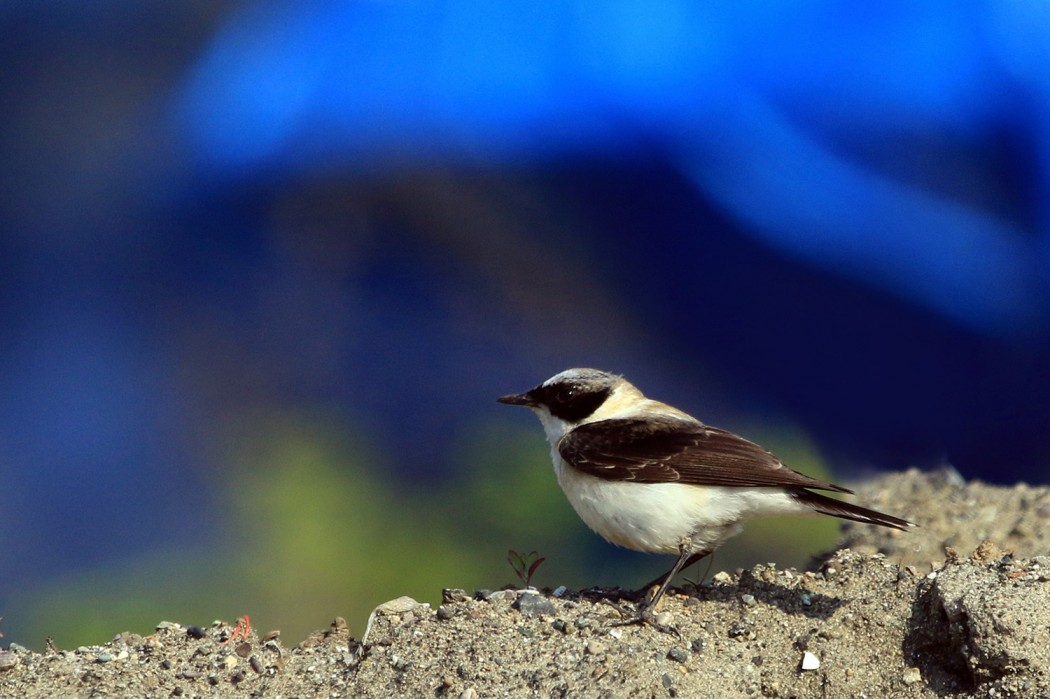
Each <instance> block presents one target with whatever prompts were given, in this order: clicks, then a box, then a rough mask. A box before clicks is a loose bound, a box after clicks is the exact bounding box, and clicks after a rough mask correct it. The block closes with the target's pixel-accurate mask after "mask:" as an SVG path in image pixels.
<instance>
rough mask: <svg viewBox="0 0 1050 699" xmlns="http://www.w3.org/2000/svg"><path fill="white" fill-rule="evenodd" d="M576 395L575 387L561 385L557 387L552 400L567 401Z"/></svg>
mask: <svg viewBox="0 0 1050 699" xmlns="http://www.w3.org/2000/svg"><path fill="white" fill-rule="evenodd" d="M575 397H576V388H575V387H573V386H562V387H561V388H559V389H558V392H557V393H556V394H554V400H556V401H558V402H559V403H568V402H569V401H571V400H572V399H573V398H575Z"/></svg>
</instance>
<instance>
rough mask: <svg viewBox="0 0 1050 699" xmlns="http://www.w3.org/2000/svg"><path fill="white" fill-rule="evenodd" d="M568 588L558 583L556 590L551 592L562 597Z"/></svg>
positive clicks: (554, 595)
mask: <svg viewBox="0 0 1050 699" xmlns="http://www.w3.org/2000/svg"><path fill="white" fill-rule="evenodd" d="M566 590H568V588H567V587H565V586H564V585H558V586H557V587H556V588H554V592H552V593H551V596H553V597H561V596H562V595H564V594H565V592H566Z"/></svg>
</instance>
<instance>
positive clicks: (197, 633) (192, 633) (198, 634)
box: [186, 626, 206, 639]
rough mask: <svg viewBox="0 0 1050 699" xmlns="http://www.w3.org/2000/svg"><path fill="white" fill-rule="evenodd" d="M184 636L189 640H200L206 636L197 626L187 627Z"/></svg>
mask: <svg viewBox="0 0 1050 699" xmlns="http://www.w3.org/2000/svg"><path fill="white" fill-rule="evenodd" d="M186 635H187V636H189V637H190V638H197V639H201V638H204V636H205V635H206V632H205V631H204V629H202V628H201V627H199V626H187V627H186Z"/></svg>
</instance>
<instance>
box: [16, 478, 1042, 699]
mask: <svg viewBox="0 0 1050 699" xmlns="http://www.w3.org/2000/svg"><path fill="white" fill-rule="evenodd" d="M858 501H859V502H862V503H866V504H871V505H873V506H875V507H877V508H884V509H886V510H887V511H891V512H907V513H909V514H910V515H911V516H912V517H913V518H914V519H915V520H916V521H917V522H918V524H919V525H920V528H919V529H917V530H915V531H913V532H910V533H907V534H901V533H896V532H891V531H884V530H880V529H876V528H874V527H861V526H857V527H853V526H849V527H846V528H845V530H844V544H845V545H846V546H848V547H849V548H844V549H842V550H839V551H837V552H834V553H831V554H828V555H827V556H825V557H823V558H822V559H821V560H820V561H817V562H816V563H815V564H814V568H813V570H809V571H804V572H800V571H795V570H781V569H778V568H775V567H772V566H757V567H755V568H753V569H751V570H746V571H739V572H738V573H737V574H727V573H719V574H717V575H716V576H715V578H714V580H713V581H712V582H710V583H708V584H705V585H703V586H701V587H700V588H698V589H682V590H676V591H675V594H672V595H669V596H668V598H667V599H666V601H665V603H664V604H663V606H662V611H661V613H662V615H663V616H662V620H663V621H665V622H666V623H668V624H670V625H672V626H673V627H675V628H676V629H677V632H678V633H677V635H675V634H668V633H660V632H658V631H656V630H654V629H653V628H650V627H646V626H637V625H618V624H619V622H622V621H623V620H624V619H625V618H626V617H629V616H630V603H627V602H624V603H617V602H616V601H615V600H614V599H611V598H615V596H616V595H615V593H616V591H596V590H590V591H562V590H558V591H555V592H551V591H547V590H545V591H539V592H535V591H516V590H505V591H498V592H495V593H488V594H472V593H466V592H463V591H460V590H446V591H445V594H444V603H443V604H441V605H440V607H438V608H437V609H431V608H430V607H429V606H428V605H420V604H418V603H416V602H414V601H413V600H410V599H408V598H401V599H398V600H391V601H390V602H388V603H385V604H384V605H381V606H380V607H379V608H377V610H376V612H375V613H374V614H373V617H372V619H371V623H370V626H369V629H368V630H367V631H366V633H365V635H364V638H363V639H361V640H358V639H355V638H352V637H351V636H350V634H349V632H348V630H347V628H346V624H345V623H344V622H342V620H340V619H336V621H335V622H333V625H332V627H331V628H329V629H327V630H324V631H319V632H317V633H315V634H313V635H311V636H310V637H309V638H307V639H306V640H304V641H302V642H301V643H298V644H296V645H294V646H292V647H286V646H285V645H284V639H281V638H272V639H260V638H259V637H258V636H257V635H256V634H255V632H254V631H253V632H251V633H250V634H249V635H248V638H247V639H240V638H235V639H232V640H230V635H231V632H232V631H233V629H232V628H231V627H230V625H227V624H216V625H213V626H212V627H209V628H204V629H202V628H196V627H184V626H181V625H178V624H174V623H163V624H161V625H160V626H159V628H158V629H157V631H156V633H154V634H152V635H150V636H146V637H142V636H137V635H134V634H127V633H124V634H120V635H118V636H117V637H116V638H115V639H114V640H113V641H112V642H111V643H109V644H106V645H104V646H92V647H85V648H80V649H76V650H68V651H57V650H56V651H53V652H45V653H34V652H29V651H26V650H24V649H21V648H18V647H14V648H8V649H7V650H4V651H0V696H4V697H8V696H11V697H15V696H18V697H22V696H25V697H58V696H63V697H65V696H80V697H96V696H97V697H102V696H105V697H125V696H128V697H172V696H183V697H205V696H206V697H233V696H238V697H242V696H243V697H328V696H353V697H365V698H372V697H376V698H378V697H384V698H385V697H391V696H406V697H454V698H463V699H473V698H480V697H639V698H641V697H698V698H703V697H737V696H741V697H749V696H750V697H757V696H764V697H872V698H875V697H891V698H892V697H935V696H945V695H952V696H961V697H970V696H973V697H1041V696H1050V557H1047V556H1045V555H1043V554H1044V553H1045V552H1046V551H1047V543H1048V539H1050V489H1048V488H1034V487H1030V486H1025V485H1017V486H1014V487H1011V488H999V487H993V486H988V485H985V484H981V483H964V482H963V481H962V480H961V479H960V478H959V477H958V475H957V474H955V473H953V472H951V471H943V472H938V473H933V474H921V473H918V472H908V473H904V474H894V475H891V476H887V477H885V478H883V479H881V480H879V481H878V482H875V483H871V484H868V486H866V487H864V488H862V489H861V492H860V496H859V498H858Z"/></svg>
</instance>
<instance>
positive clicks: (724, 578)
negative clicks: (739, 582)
mask: <svg viewBox="0 0 1050 699" xmlns="http://www.w3.org/2000/svg"><path fill="white" fill-rule="evenodd" d="M711 580H713V581H714V582H716V583H729V582H732V581H733V576H732V575H730V574H729V573H727V572H725V571H724V570H720V571H718V572H717V573H715V574H714V576H713V577H712V578H711Z"/></svg>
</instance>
